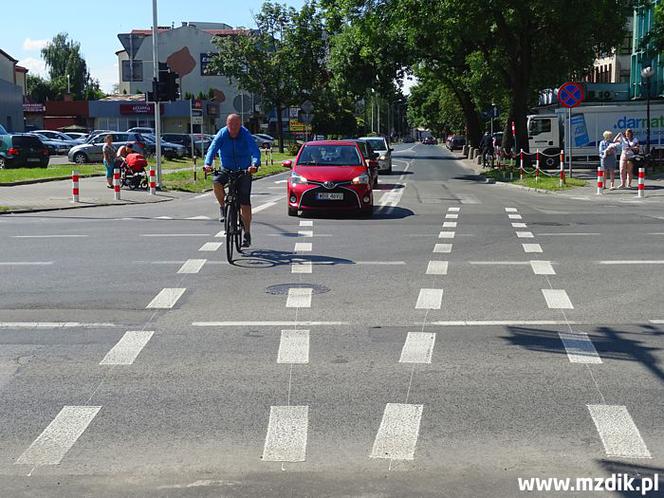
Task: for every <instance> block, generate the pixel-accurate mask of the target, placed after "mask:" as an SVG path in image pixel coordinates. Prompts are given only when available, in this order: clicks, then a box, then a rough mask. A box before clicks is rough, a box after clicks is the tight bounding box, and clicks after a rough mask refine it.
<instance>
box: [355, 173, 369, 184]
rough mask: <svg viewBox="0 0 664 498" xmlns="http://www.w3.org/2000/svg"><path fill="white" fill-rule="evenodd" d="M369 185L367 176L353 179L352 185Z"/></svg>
mask: <svg viewBox="0 0 664 498" xmlns="http://www.w3.org/2000/svg"><path fill="white" fill-rule="evenodd" d="M368 184H369V175H366V174H364V175H360V176H356V177H355V178H353V185H368Z"/></svg>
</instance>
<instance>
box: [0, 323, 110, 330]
mask: <svg viewBox="0 0 664 498" xmlns="http://www.w3.org/2000/svg"><path fill="white" fill-rule="evenodd" d="M115 327H117V325H116V324H114V323H82V322H0V329H103V328H115Z"/></svg>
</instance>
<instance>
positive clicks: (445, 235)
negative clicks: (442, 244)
mask: <svg viewBox="0 0 664 498" xmlns="http://www.w3.org/2000/svg"><path fill="white" fill-rule="evenodd" d="M455 233H456V232H440V233H439V234H438V238H439V239H453V238H454V234H455Z"/></svg>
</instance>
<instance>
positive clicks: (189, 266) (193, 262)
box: [178, 259, 207, 273]
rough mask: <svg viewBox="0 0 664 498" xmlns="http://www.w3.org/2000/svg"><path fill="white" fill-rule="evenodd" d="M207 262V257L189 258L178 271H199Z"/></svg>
mask: <svg viewBox="0 0 664 498" xmlns="http://www.w3.org/2000/svg"><path fill="white" fill-rule="evenodd" d="M206 262H207V259H188V260H187V261H185V262H184V264H183V265H182V267H181V268H180V269H179V270H178V273H198V272H199V271H201V268H203V265H204V264H205V263H206Z"/></svg>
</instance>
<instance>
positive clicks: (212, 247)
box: [199, 242, 223, 252]
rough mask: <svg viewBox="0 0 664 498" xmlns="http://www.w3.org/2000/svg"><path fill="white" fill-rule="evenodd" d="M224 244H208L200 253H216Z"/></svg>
mask: <svg viewBox="0 0 664 498" xmlns="http://www.w3.org/2000/svg"><path fill="white" fill-rule="evenodd" d="M222 244H223V242H206V243H205V244H203V245H202V246H201V248H200V249H199V251H200V252H215V251H217V250H219V248H220V247H221V246H222Z"/></svg>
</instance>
